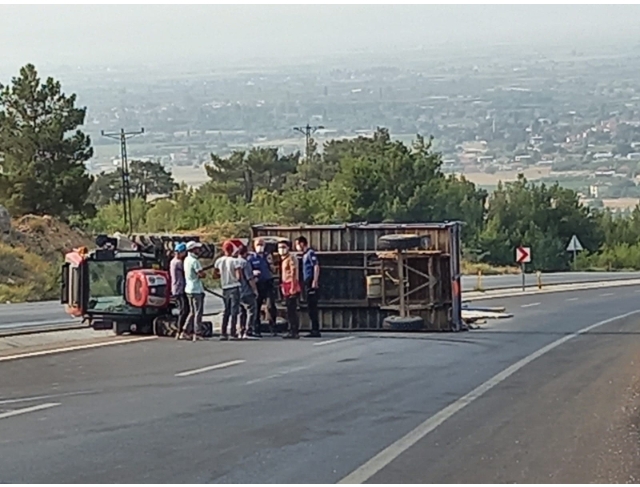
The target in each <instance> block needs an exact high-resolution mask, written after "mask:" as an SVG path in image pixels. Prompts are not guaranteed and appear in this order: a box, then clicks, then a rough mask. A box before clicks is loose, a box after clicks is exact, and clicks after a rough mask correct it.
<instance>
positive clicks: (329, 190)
mask: <svg viewBox="0 0 640 487" xmlns="http://www.w3.org/2000/svg"><path fill="white" fill-rule="evenodd" d="M75 100H76V98H75V95H71V96H66V95H65V94H64V93H63V92H62V90H61V87H60V84H59V83H58V82H56V81H55V80H53V79H51V78H49V79H47V80H46V81H44V82H43V81H42V80H41V79H40V78H39V76H38V74H37V72H36V70H35V68H34V67H33V66H30V65H29V66H25V67H24V68H22V70H21V71H20V74H19V76H18V77H16V78H14V79H13V80H12V81H11V83H10V84H9V85H8V86H6V87H0V156H1V159H0V161H1V163H2V171H1V172H0V204H1V205H3V206H5V207H6V208H7V209H8V210H9V212H10V213H11V215H12V216H13V218H14V223H13V227H14V230H12V231H11V232H9V233H8V235H5V236H4V237H3V242H4V243H2V244H0V273H1V275H2V276H3V277H2V278H1V279H2V280H1V281H0V300H2V301H14V300H25V299H46V298H52V297H55V296H56V295H57V294H56V293H57V289H56V287H57V284H56V273H57V268H58V267H59V263H60V260H61V257H62V255H63V252H64V251H67V250H69V249H71V248H72V247H74V246H78V245H83V244H86V243H85V242H87V240H88V235H89V234H94V233H97V232H113V231H123V230H125V229H124V228H123V225H122V213H121V209H120V203H119V194H120V193H119V182H120V178H119V174H118V172H115V173H102V174H100V175H98V176H97V177H92V176H90V175H89V174H88V172H87V170H86V168H85V162H86V161H87V160H89V159H90V158H91V156H92V148H91V140H90V139H89V137H87V136H86V135H85V134H84V133H83V132H82V131H81V130H80V129H79V128H80V127H81V126H82V125H83V124H84V122H85V113H86V109H85V108H77V107H76V106H75V105H76V103H75ZM207 174H208V176H209V181H208V182H207V183H205V184H204V185H203V186H201V187H200V188H198V189H193V188H189V187H187V186H185V185H177V184H176V183H175V181H174V180H173V177H172V175H171V173H170V172H169V171H167V170H166V169H165V168H164V167H162V165H160V164H159V163H154V162H148V161H147V162H142V161H132V162H131V182H132V184H131V186H132V192H133V196H134V199H133V204H132V213H133V220H134V227H135V230H136V231H139V232H191V233H193V232H197V233H199V234H200V235H202V236H205V237H207V238H209V239H211V240H213V241H220V240H221V239H222V238H225V237H230V236H239V237H242V236H248V233H249V226H250V224H252V223H263V222H273V223H280V224H296V223H305V224H328V223H345V222H364V221H367V222H385V221H394V222H415V221H447V220H449V221H451V220H461V221H464V222H465V226H464V231H463V245H464V260H465V267H464V268H465V270H466V271H467V272H469V273H473V274H476V273H477V272H478V271H481V272H482V273H483V274H485V275H489V274H495V273H509V272H514V271H515V269H514V267H513V261H514V249H515V247H517V246H519V245H524V246H528V247H531V249H532V254H533V262H532V264H531V265H530V269H531V270H541V271H547V272H548V271H564V270H569V269H570V268H571V266H572V262H571V254H570V253H569V252H567V251H566V247H567V244H568V242H569V240H570V239H571V237H572V235H574V234H575V235H577V236H578V237H579V239H580V241H581V242H582V245H583V246H584V248H585V251H584V252H582V253H580V255H579V258H578V260H577V262H576V266H577V268H578V269H594V270H596V269H597V270H600V269H610V270H614V269H640V245H639V244H638V242H639V241H640V209H638V208H636V209H635V210H634V211H633V212H632V213H631V214H629V215H616V214H613V213H611V212H608V211H604V210H599V209H593V208H589V207H586V206H584V205H583V204H581V203H580V201H579V198H578V195H577V193H576V192H575V191H573V190H571V189H567V188H563V187H561V186H559V185H558V184H551V185H547V184H544V183H542V184H534V183H531V182H529V181H527V180H526V179H525V178H524V177H520V178H518V180H517V181H515V182H511V183H507V184H499V185H498V186H497V188H496V189H495V191H494V192H493V193H492V194H491V196H489V194H488V193H487V192H486V191H485V190H483V189H481V188H479V187H477V186H476V185H474V184H473V183H471V182H469V181H467V180H466V179H465V178H464V177H459V176H453V175H446V174H445V173H444V172H443V171H442V158H441V156H440V154H439V153H438V152H435V151H434V150H433V148H432V141H431V140H430V139H426V138H424V137H422V136H420V135H417V136H416V138H415V140H414V141H413V143H412V144H405V143H403V142H400V141H396V140H393V139H392V138H391V137H390V134H389V132H388V131H387V130H386V129H384V128H379V129H378V130H377V131H376V132H375V134H374V136H373V137H358V138H356V139H350V140H331V141H329V142H327V143H325V144H324V146H323V147H322V150H319V148H318V147H316V145H315V143H313V141H312V144H311V150H310V153H309V154H308V155H303V154H300V153H297V152H296V153H292V154H282V153H280V152H279V151H278V149H277V148H254V149H251V150H249V151H236V152H233V153H232V154H231V155H229V156H227V157H220V156H218V155H216V154H211V160H210V161H209V164H208V165H207ZM15 219H20V220H15ZM61 234H64V237H62V238H60V236H61Z"/></svg>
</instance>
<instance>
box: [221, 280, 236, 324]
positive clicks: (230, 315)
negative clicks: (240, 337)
mask: <svg viewBox="0 0 640 487" xmlns="http://www.w3.org/2000/svg"><path fill="white" fill-rule="evenodd" d="M222 300H223V301H224V314H223V315H222V335H223V336H226V335H227V330H228V328H229V321H231V335H233V336H235V335H236V334H237V330H236V328H237V326H238V313H239V312H240V288H239V287H234V288H232V289H223V290H222Z"/></svg>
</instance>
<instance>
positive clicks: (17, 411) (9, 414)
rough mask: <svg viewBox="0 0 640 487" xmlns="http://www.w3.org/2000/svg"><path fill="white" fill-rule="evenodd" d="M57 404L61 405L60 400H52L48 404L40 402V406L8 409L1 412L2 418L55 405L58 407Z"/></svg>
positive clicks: (0, 417)
mask: <svg viewBox="0 0 640 487" xmlns="http://www.w3.org/2000/svg"><path fill="white" fill-rule="evenodd" d="M56 406H60V403H59V402H50V403H47V404H40V405H39V406H31V407H30V408H24V409H15V410H13V411H8V412H6V413H2V414H0V419H6V418H11V417H13V416H19V415H21V414H27V413H35V412H36V411H42V410H43V409H49V408H53V407H56Z"/></svg>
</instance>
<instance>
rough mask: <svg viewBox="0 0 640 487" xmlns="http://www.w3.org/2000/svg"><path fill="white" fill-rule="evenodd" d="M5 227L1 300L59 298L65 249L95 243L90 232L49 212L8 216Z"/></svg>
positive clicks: (0, 245)
mask: <svg viewBox="0 0 640 487" xmlns="http://www.w3.org/2000/svg"><path fill="white" fill-rule="evenodd" d="M0 213H2V212H0ZM4 214H5V215H6V212H5V213H4ZM1 230H2V231H1V233H0V302H3V303H6V302H23V301H39V300H43V299H45V300H46V299H56V298H57V297H58V282H59V279H60V264H61V262H62V259H63V258H64V254H65V252H68V251H69V250H71V249H73V248H74V247H78V246H80V245H91V238H90V237H89V236H88V235H86V234H84V233H83V232H81V231H79V230H76V229H73V228H71V227H70V226H69V225H66V224H65V223H62V222H59V221H57V220H55V219H54V218H51V217H47V216H44V217H40V216H34V215H26V216H24V217H22V218H19V219H14V220H9V221H7V220H5V221H4V224H3V226H2V227H1Z"/></svg>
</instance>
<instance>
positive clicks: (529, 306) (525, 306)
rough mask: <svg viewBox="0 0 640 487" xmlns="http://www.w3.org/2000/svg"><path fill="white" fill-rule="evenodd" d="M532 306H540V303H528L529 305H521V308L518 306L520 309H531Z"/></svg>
mask: <svg viewBox="0 0 640 487" xmlns="http://www.w3.org/2000/svg"><path fill="white" fill-rule="evenodd" d="M534 306H540V303H529V304H523V305H522V306H520V307H521V308H533V307H534Z"/></svg>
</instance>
